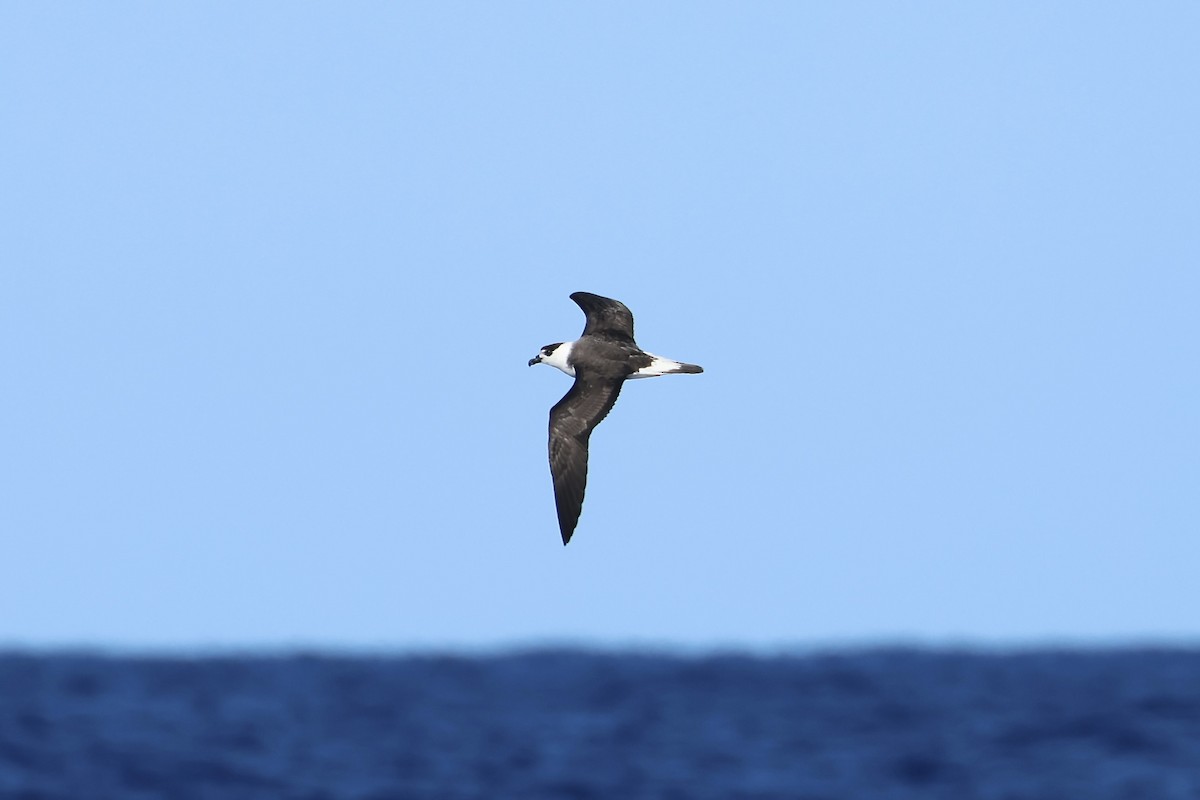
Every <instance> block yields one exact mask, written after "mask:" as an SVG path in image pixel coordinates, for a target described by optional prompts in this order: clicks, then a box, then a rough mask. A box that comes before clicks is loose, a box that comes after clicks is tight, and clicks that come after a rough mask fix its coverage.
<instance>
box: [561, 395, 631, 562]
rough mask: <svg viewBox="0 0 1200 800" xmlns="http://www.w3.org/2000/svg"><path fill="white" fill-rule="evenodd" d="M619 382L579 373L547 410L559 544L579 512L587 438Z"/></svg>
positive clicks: (614, 397) (613, 397) (607, 408)
mask: <svg viewBox="0 0 1200 800" xmlns="http://www.w3.org/2000/svg"><path fill="white" fill-rule="evenodd" d="M622 383H624V381H623V380H600V379H594V378H590V377H588V376H586V375H584V374H579V375H577V377H576V378H575V384H574V385H573V386H572V387H571V390H570V391H569V392H567V393H566V395H565V396H563V399H562V400H559V401H558V403H557V404H555V406H554V408H552V409H550V474H551V475H552V476H553V478H554V503H555V505H556V506H557V508H558V528H559V532H560V533H561V534H562V540H563V544H566V543H567V542H569V541H570V540H571V534H573V533H574V532H575V526H576V525H577V524H578V523H579V514H580V512H581V511H583V494H584V490H585V489H586V488H587V465H588V439H589V438H590V437H591V435H592V430H593V429H594V428H595V427H596V426H597V425H599V424H600V421H601V420H603V419H604V418H605V417H606V416H608V412H609V411H611V410H612V407H613V404H615V403H616V402H617V395H618V394H620V392H621V384H622Z"/></svg>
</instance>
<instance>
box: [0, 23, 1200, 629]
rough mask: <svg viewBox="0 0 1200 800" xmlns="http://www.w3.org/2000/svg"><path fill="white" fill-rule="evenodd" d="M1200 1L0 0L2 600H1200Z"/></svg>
mask: <svg viewBox="0 0 1200 800" xmlns="http://www.w3.org/2000/svg"><path fill="white" fill-rule="evenodd" d="M1198 25H1200V7H1197V6H1196V5H1195V4H1191V3H1157V4H1152V5H1149V6H1147V5H1141V6H1138V5H1130V4H1094V3H1056V4H1051V5H1049V6H1047V5H1046V4H1001V3H995V4H959V3H920V4H915V5H914V4H907V5H903V6H900V5H896V4H889V3H838V4H832V3H831V4H799V3H796V4H783V3H759V4H732V3H730V4H693V3H655V4H641V3H625V4H622V3H618V4H598V3H597V4H553V3H508V4H483V3H479V4H455V3H428V4H415V3H410V4H387V3H360V4H349V5H347V4H299V5H297V4H284V3H277V4H272V3H257V4H200V3H191V4H187V3H175V4H166V5H162V4H149V3H133V4H121V3H108V4H101V5H94V4H82V3H76V4H71V3H67V4H52V5H50V4H10V5H8V6H6V7H5V8H4V9H3V11H0V31H2V32H0V39H2V40H3V41H2V42H0V45H2V46H0V89H2V91H3V96H4V98H5V101H4V104H5V107H6V114H5V116H6V120H7V122H6V123H5V125H4V126H2V127H0V204H2V207H0V233H2V236H0V239H2V240H3V249H4V257H3V261H4V267H3V269H2V270H0V366H2V369H3V373H4V381H3V387H4V388H3V392H2V393H0V447H2V450H3V456H2V457H0V481H2V485H3V486H4V495H5V499H4V501H3V503H0V609H2V610H3V613H2V614H0V642H3V643H8V644H17V645H25V646H61V645H78V644H84V645H96V646H109V647H151V648H154V647H206V646H233V647H247V646H249V647H275V646H296V645H305V646H314V645H315V646H330V647H343V646H349V647H385V648H409V647H430V646H456V647H475V646H484V647H490V646H497V645H508V644H524V643H533V642H545V641H573V642H582V643H588V644H596V645H609V644H630V643H633V644H653V645H668V646H669V645H677V646H700V647H710V646H756V647H761V646H766V647H773V646H793V645H798V646H804V645H809V644H829V643H835V644H838V643H869V642H878V641H888V642H896V641H906V642H922V643H938V642H975V643H982V644H1002V645H1003V644H1008V643H1022V642H1029V641H1064V640H1065V641H1086V642H1101V643H1108V642H1118V641H1129V640H1146V639H1166V640H1180V641H1193V642H1194V641H1195V640H1196V639H1197V637H1198V636H1200V615H1198V614H1197V613H1196V609H1197V608H1200V589H1198V588H1197V587H1198V586H1200V581H1198V580H1197V565H1200V537H1198V536H1197V534H1200V502H1198V499H1197V498H1198V494H1200V493H1198V492H1197V487H1200V377H1198V370H1197V366H1198V365H1200V321H1198V320H1200V313H1198V311H1197V309H1198V308H1200V273H1198V270H1197V265H1198V264H1200V227H1198V225H1197V222H1198V220H1200V189H1198V187H1200V155H1198V152H1200V148H1198V147H1197V142H1200V108H1198V105H1200V100H1198V96H1197V94H1196V91H1195V76H1196V75H1197V74H1198V73H1200V48H1198V47H1197V38H1196V33H1195V32H1196V30H1198V29H1200V28H1198ZM576 290H586V291H591V292H596V293H600V294H604V295H608V296H612V297H616V298H619V299H621V300H623V301H624V302H625V303H627V304H628V305H629V306H630V308H631V309H632V310H633V312H634V314H635V316H636V318H637V321H638V328H637V333H638V339H639V342H640V343H641V344H642V345H643V346H644V347H645V348H647V349H649V350H651V351H653V352H657V353H661V354H663V355H667V356H670V357H674V358H679V359H682V360H686V361H692V362H695V363H699V364H702V365H703V366H704V367H705V369H706V372H705V374H703V375H701V376H695V377H693V376H685V377H679V378H664V379H661V380H654V381H639V382H636V383H634V384H631V385H629V386H627V387H626V389H625V391H624V392H623V394H622V397H621V400H620V402H619V403H618V404H617V407H616V409H615V410H614V412H613V414H612V415H611V416H610V417H609V419H608V420H607V421H606V422H605V423H604V424H603V425H602V426H601V427H600V428H599V429H598V430H597V432H596V434H595V436H594V437H593V439H592V459H591V477H590V483H589V487H588V489H589V491H588V498H587V502H586V504H585V507H584V513H583V517H582V520H581V523H580V527H579V529H578V530H577V532H576V536H575V538H574V540H573V541H572V543H571V545H570V546H569V547H567V548H564V547H563V546H562V545H561V543H560V540H559V536H558V531H557V529H556V522H555V515H554V506H553V497H552V493H551V485H550V478H549V474H548V469H547V465H546V455H545V444H546V443H545V426H546V414H547V410H548V409H549V407H550V406H551V405H552V404H553V403H554V402H555V401H557V400H558V398H559V397H560V396H561V395H562V394H563V393H564V392H565V391H566V390H567V388H568V386H569V380H568V379H567V378H566V377H565V376H563V375H562V374H560V373H558V372H557V371H555V370H552V369H549V368H544V367H543V368H538V369H528V368H527V367H526V361H527V360H528V359H529V358H530V357H532V356H533V355H534V354H535V353H536V352H537V350H538V348H539V347H540V346H541V345H543V344H546V343H548V342H554V341H560V340H564V339H571V338H574V337H575V336H577V335H578V333H579V332H580V330H581V328H582V323H583V318H582V314H580V312H579V310H578V309H577V308H576V307H575V306H574V304H572V303H571V302H570V300H569V299H568V298H567V295H568V294H570V293H571V292H573V291H576Z"/></svg>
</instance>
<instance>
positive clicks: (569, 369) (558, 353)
mask: <svg viewBox="0 0 1200 800" xmlns="http://www.w3.org/2000/svg"><path fill="white" fill-rule="evenodd" d="M573 344H574V342H555V343H554V344H548V345H546V346H545V347H543V348H542V349H541V350H539V351H538V354H537V355H536V356H534V357H533V358H531V359H529V366H531V367H532V366H533V365H534V364H549V365H550V366H552V367H554V368H555V369H561V370H562V371H563V372H565V373H567V374H568V375H570V376H571V377H574V376H575V368H574V367H573V366H571V365H570V364H568V363H567V356H568V355H569V354H570V352H571V345H573Z"/></svg>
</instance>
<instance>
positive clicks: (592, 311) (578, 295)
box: [571, 292, 633, 342]
mask: <svg viewBox="0 0 1200 800" xmlns="http://www.w3.org/2000/svg"><path fill="white" fill-rule="evenodd" d="M571 299H572V300H574V301H575V303H576V304H577V305H578V306H579V307H580V308H582V309H583V313H584V314H587V324H586V325H584V327H583V335H584V336H605V337H609V338H613V339H627V340H629V341H631V342H632V341H633V314H632V313H630V311H629V309H628V308H626V307H625V304H624V303H622V302H621V301H620V300H613V299H611V298H608V297H601V296H600V295H598V294H592V293H591V292H575V293H574V294H572V295H571Z"/></svg>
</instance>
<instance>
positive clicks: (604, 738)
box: [0, 650, 1200, 800]
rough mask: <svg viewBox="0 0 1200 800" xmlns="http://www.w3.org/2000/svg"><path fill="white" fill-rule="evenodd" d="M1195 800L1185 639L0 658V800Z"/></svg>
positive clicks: (1194, 714)
mask: <svg viewBox="0 0 1200 800" xmlns="http://www.w3.org/2000/svg"><path fill="white" fill-rule="evenodd" d="M159 797H161V798H174V799H177V800H186V799H187V798H222V799H223V800H224V799H226V798H233V799H236V798H313V799H314V800H315V799H316V798H356V799H357V798H372V799H379V800H382V798H464V799H465V798H614V799H615V798H634V799H635V798H701V799H703V798H809V799H811V800H818V799H822V800H832V799H833V798H870V799H871V800H880V799H883V800H889V799H895V800H907V799H908V798H912V800H916V799H917V798H921V800H928V799H929V798H935V799H936V798H947V799H948V800H949V799H950V798H953V800H971V798H997V800H999V798H1006V799H1007V800H1019V799H1025V798H1028V800H1055V799H1057V798H1061V799H1062V800H1089V799H1091V798H1130V799H1132V798H1145V799H1146V800H1176V799H1178V800H1184V798H1187V799H1188V800H1200V651H1184V650H1173V651H1166V650H1162V651H1148V650H1138V651H1133V650H1115V651H1091V652H1028V653H1021V654H1015V655H1014V654H1010V655H998V654H969V653H953V652H925V651H902V650H878V651H865V652H856V653H846V654H825V655H811V656H795V657H771V658H759V657H751V656H743V655H723V656H710V657H676V656H658V655H638V654H619V653H617V654H607V653H584V652H570V651H553V652H549V651H546V652H529V653H522V654H515V655H506V656H494V657H432V656H427V657H384V658H361V657H336V656H329V657H326V656H319V655H318V656H301V655H297V656H280V657H253V658H243V657H237V658H231V657H230V658H226V657H222V658H216V657H211V658H198V659H175V658H171V659H168V658H161V659H159V658H117V657H99V656H78V655H61V654H60V655H45V654H37V655H31V654H20V653H10V654H7V655H3V654H0V798H4V800H8V799H9V798H55V799H56V800H57V799H58V798H62V799H63V800H66V799H67V798H70V800H80V799H82V798H122V799H123V800H124V799H125V798H159Z"/></svg>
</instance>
